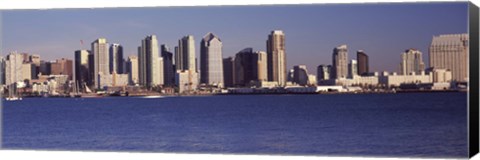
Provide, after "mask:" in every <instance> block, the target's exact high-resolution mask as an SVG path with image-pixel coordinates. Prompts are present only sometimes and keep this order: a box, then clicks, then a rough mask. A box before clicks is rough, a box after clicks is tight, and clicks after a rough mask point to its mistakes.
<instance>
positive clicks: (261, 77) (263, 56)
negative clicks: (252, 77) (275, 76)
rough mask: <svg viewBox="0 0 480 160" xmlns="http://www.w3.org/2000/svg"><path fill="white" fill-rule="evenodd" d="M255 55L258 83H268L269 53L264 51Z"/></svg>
mask: <svg viewBox="0 0 480 160" xmlns="http://www.w3.org/2000/svg"><path fill="white" fill-rule="evenodd" d="M253 54H254V61H255V62H256V64H254V71H255V72H256V75H257V80H258V81H268V71H267V53H266V52H264V51H256V52H254V53H253Z"/></svg>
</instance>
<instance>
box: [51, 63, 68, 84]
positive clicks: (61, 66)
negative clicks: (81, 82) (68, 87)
mask: <svg viewBox="0 0 480 160" xmlns="http://www.w3.org/2000/svg"><path fill="white" fill-rule="evenodd" d="M50 74H52V75H67V76H68V80H72V79H73V61H72V60H70V59H66V58H62V59H57V60H56V61H55V62H54V63H51V70H50Z"/></svg>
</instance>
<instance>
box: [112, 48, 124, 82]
mask: <svg viewBox="0 0 480 160" xmlns="http://www.w3.org/2000/svg"><path fill="white" fill-rule="evenodd" d="M109 57H110V60H109V61H110V63H109V65H110V73H117V74H122V73H123V61H124V60H123V47H122V45H120V44H117V43H113V44H112V45H110V56H109Z"/></svg>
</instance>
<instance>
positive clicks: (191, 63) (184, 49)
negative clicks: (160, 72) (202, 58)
mask: <svg viewBox="0 0 480 160" xmlns="http://www.w3.org/2000/svg"><path fill="white" fill-rule="evenodd" d="M175 58H176V59H175V67H176V69H177V72H176V76H175V77H176V78H180V79H178V80H177V79H176V80H175V82H176V85H177V86H178V87H180V85H183V84H179V83H180V82H181V83H183V82H188V84H198V82H199V78H200V77H198V71H197V67H196V58H195V40H194V38H193V36H192V35H187V36H184V37H183V38H182V39H180V40H179V41H178V48H177V49H176V53H175ZM186 71H188V72H186ZM185 74H187V75H188V76H185ZM182 78H187V79H186V80H185V79H182ZM196 87H197V85H188V89H186V90H185V91H188V92H190V91H195V90H196V89H197V88H196Z"/></svg>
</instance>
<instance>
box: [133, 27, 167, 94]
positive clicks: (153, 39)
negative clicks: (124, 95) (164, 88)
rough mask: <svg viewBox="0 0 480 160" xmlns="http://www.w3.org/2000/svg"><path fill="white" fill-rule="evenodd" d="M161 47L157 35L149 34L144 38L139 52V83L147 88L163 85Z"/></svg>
mask: <svg viewBox="0 0 480 160" xmlns="http://www.w3.org/2000/svg"><path fill="white" fill-rule="evenodd" d="M158 54H159V49H158V41H157V36H156V35H150V36H147V37H146V38H145V39H144V40H142V46H141V47H140V52H139V56H138V57H139V60H138V64H139V83H140V85H143V86H145V87H147V88H151V87H154V86H158V85H162V84H163V83H162V81H163V78H162V77H163V76H162V75H160V74H161V73H160V69H161V66H159V65H160V64H159V63H160V61H159V56H158ZM160 78H162V80H160Z"/></svg>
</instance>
